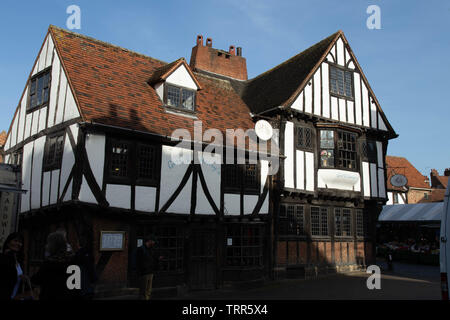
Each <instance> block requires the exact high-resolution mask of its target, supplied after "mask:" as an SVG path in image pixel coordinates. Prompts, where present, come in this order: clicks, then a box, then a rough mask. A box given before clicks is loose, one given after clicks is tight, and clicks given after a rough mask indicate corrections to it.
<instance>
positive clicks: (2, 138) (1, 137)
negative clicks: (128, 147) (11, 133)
mask: <svg viewBox="0 0 450 320" xmlns="http://www.w3.org/2000/svg"><path fill="white" fill-rule="evenodd" d="M7 137H8V134H7V133H6V131H4V130H3V131H2V132H0V148H1V147H3V146H4V145H5V142H6V138H7Z"/></svg>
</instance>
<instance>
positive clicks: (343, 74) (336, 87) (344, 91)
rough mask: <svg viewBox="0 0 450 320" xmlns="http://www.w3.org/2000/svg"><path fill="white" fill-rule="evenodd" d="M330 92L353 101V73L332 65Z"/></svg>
mask: <svg viewBox="0 0 450 320" xmlns="http://www.w3.org/2000/svg"><path fill="white" fill-rule="evenodd" d="M330 92H331V93H332V94H336V95H338V96H342V97H344V98H351V99H353V72H352V71H349V70H345V69H341V68H338V67H335V66H331V65H330Z"/></svg>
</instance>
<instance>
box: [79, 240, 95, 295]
mask: <svg viewBox="0 0 450 320" xmlns="http://www.w3.org/2000/svg"><path fill="white" fill-rule="evenodd" d="M80 246H81V247H80V249H78V251H77V253H76V254H75V264H76V265H78V266H79V267H80V270H81V292H80V295H81V299H83V300H92V299H93V298H94V291H95V286H94V283H95V282H96V281H97V280H98V276H97V272H96V270H95V262H94V258H93V256H92V249H91V247H90V245H89V244H88V241H87V240H86V239H82V240H81V241H80Z"/></svg>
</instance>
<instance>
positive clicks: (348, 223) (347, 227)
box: [342, 209, 352, 237]
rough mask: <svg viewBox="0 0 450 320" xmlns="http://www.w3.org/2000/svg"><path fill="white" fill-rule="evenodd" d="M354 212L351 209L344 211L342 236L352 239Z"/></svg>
mask: <svg viewBox="0 0 450 320" xmlns="http://www.w3.org/2000/svg"><path fill="white" fill-rule="evenodd" d="M351 217H352V211H351V210H350V209H343V210H342V235H343V236H344V237H350V236H351V235H352V220H351Z"/></svg>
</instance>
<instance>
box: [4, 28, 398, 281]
mask: <svg viewBox="0 0 450 320" xmlns="http://www.w3.org/2000/svg"><path fill="white" fill-rule="evenodd" d="M259 119H266V120H268V121H269V122H270V123H271V124H272V126H273V127H274V128H277V129H279V135H278V136H275V137H274V139H272V141H271V143H274V144H277V145H279V147H280V154H281V159H283V160H282V161H281V166H280V170H278V173H277V174H276V175H274V176H270V175H269V174H268V173H269V162H268V161H266V160H262V159H259V161H258V162H257V163H256V164H255V163H251V162H248V161H247V162H246V163H245V164H222V163H225V161H224V157H225V154H226V152H225V150H224V149H222V150H223V152H222V154H221V152H219V153H218V152H217V150H215V151H214V152H212V151H211V150H206V149H204V148H205V144H202V143H201V142H200V141H198V139H195V137H196V123H197V124H198V123H201V125H202V128H201V129H200V130H201V131H200V133H202V132H205V131H206V130H208V129H215V130H217V131H218V132H221V133H224V132H225V131H226V130H227V129H234V130H235V129H243V130H244V131H245V130H248V129H252V128H254V125H255V121H256V120H259ZM180 128H181V129H186V130H187V131H188V132H189V133H190V134H191V135H192V137H194V139H192V140H189V139H186V138H184V140H182V141H187V140H189V141H193V143H188V144H187V147H186V145H183V146H180V145H179V144H178V143H179V142H180V141H181V140H179V141H177V140H174V139H172V134H173V132H174V131H175V130H177V129H180ZM197 133H198V132H197ZM395 136H396V134H395V132H394V130H393V129H392V127H391V126H390V124H389V122H388V120H387V119H386V116H385V115H384V113H383V111H382V110H381V108H380V106H379V103H378V101H377V99H376V97H375V95H374V93H373V92H372V90H371V88H370V86H369V83H368V82H367V79H366V78H365V76H364V74H363V72H362V70H361V67H360V66H359V64H358V62H357V60H356V58H355V56H354V55H353V52H352V51H351V49H350V47H349V45H348V42H347V40H346V39H345V37H344V35H343V33H342V32H338V33H336V34H334V35H332V36H330V37H329V38H327V39H325V40H323V41H321V42H319V43H318V44H316V45H315V46H313V47H311V48H309V49H307V50H305V51H304V52H302V53H300V54H299V55H297V56H295V57H293V58H292V59H290V60H288V61H286V62H284V63H283V64H281V65H280V66H278V67H275V68H274V69H272V70H270V71H268V72H266V73H264V74H262V75H260V76H258V77H256V78H254V79H251V80H248V79H247V69H246V60H245V58H243V57H242V51H241V48H237V49H235V48H234V47H233V46H231V47H230V50H229V51H223V50H218V49H214V48H212V40H211V39H209V38H208V39H207V41H206V45H205V44H204V43H203V37H201V36H199V37H198V38H197V43H196V46H195V47H194V48H193V49H192V56H191V61H190V63H189V64H188V63H187V62H186V61H185V60H184V59H183V58H181V59H178V60H176V61H174V62H172V63H166V62H162V61H160V60H157V59H154V58H151V57H148V56H144V55H141V54H138V53H135V52H132V51H129V50H126V49H123V48H120V47H116V46H113V45H111V44H107V43H104V42H101V41H98V40H95V39H92V38H89V37H86V36H82V35H79V34H75V33H72V32H68V31H65V30H62V29H60V28H57V27H54V26H51V27H50V28H49V31H48V33H47V35H46V37H45V41H44V44H43V46H42V48H41V50H40V52H39V54H38V57H37V59H36V61H35V64H34V66H33V68H32V72H31V74H30V77H29V80H28V82H27V85H26V87H25V89H24V91H23V95H22V97H21V99H20V102H19V105H18V107H17V110H16V113H15V115H14V118H13V121H12V124H11V127H10V129H9V132H8V137H7V140H6V143H5V147H4V149H5V153H6V162H7V163H11V164H17V165H21V168H22V182H23V189H25V190H28V192H27V193H26V194H23V195H22V198H21V210H20V211H21V228H22V230H24V231H25V235H26V237H25V241H26V248H27V251H26V261H27V265H28V268H29V271H30V272H32V270H33V268H35V267H36V266H38V265H39V263H40V261H41V260H42V259H43V257H44V256H43V253H44V252H43V250H44V244H45V238H46V236H47V234H48V233H49V232H50V231H54V230H56V229H57V228H61V227H64V228H65V229H66V230H67V231H68V240H69V242H71V244H72V246H73V247H74V249H77V248H78V247H80V246H84V245H88V246H91V250H92V252H93V254H94V256H95V261H96V268H97V272H98V273H99V275H100V284H110V285H112V284H114V285H119V286H124V285H126V286H135V285H136V283H135V282H134V281H135V273H134V266H133V255H134V251H135V249H136V248H137V246H139V245H140V244H141V243H142V239H143V238H144V237H145V236H146V235H148V234H149V233H153V234H155V235H156V236H157V238H158V240H159V249H160V250H161V254H162V256H164V260H163V262H162V268H161V272H160V273H159V275H158V276H157V277H156V278H155V285H156V286H160V287H167V286H185V287H188V288H191V289H199V288H216V287H218V286H223V285H226V284H228V283H232V282H236V281H248V280H250V281H254V280H261V279H264V278H268V277H271V276H272V275H273V272H274V271H275V275H279V274H283V273H285V272H289V271H290V270H294V272H295V271H299V270H300V273H302V272H303V274H305V273H306V272H308V270H312V269H311V267H313V269H314V270H315V271H317V270H319V269H320V270H322V269H321V267H324V268H325V269H327V270H328V269H330V268H332V269H333V268H334V269H335V268H336V267H338V268H339V267H343V266H349V265H352V266H356V265H358V264H359V265H362V264H364V263H366V262H367V261H366V260H367V259H368V257H370V256H371V254H372V252H373V247H372V246H371V245H372V237H373V235H372V233H371V232H372V229H373V228H372V226H373V223H372V222H373V221H375V219H376V216H377V214H378V213H379V211H380V208H381V205H382V204H383V203H384V202H385V201H386V179H385V176H386V174H385V172H386V171H385V163H384V157H385V154H386V149H387V144H388V140H389V139H391V138H394V137H395ZM206 140H208V139H206ZM198 145H200V147H198ZM231 149H232V150H234V151H233V152H236V150H237V147H236V146H235V145H234V144H233V145H232V147H231ZM236 153H237V152H236ZM249 153H250V150H249V148H248V145H246V147H245V148H244V154H246V155H247V156H246V158H249ZM277 156H278V154H277ZM174 157H181V158H183V159H184V160H186V159H187V161H184V162H182V163H176V162H174V161H173V159H174ZM205 158H209V159H216V160H217V161H216V162H213V163H211V162H210V161H205ZM107 232H120V234H123V235H124V239H123V246H122V247H121V248H115V249H114V250H111V248H107V247H106V248H105V245H104V243H103V240H105V239H103V238H102V234H103V233H107ZM105 241H106V240H105ZM318 268H319V269H318Z"/></svg>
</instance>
